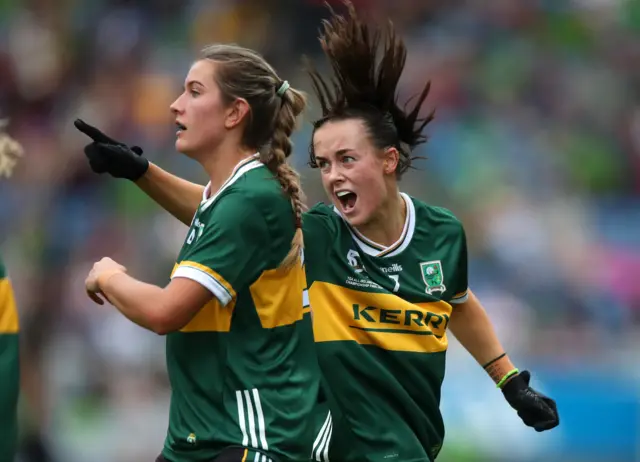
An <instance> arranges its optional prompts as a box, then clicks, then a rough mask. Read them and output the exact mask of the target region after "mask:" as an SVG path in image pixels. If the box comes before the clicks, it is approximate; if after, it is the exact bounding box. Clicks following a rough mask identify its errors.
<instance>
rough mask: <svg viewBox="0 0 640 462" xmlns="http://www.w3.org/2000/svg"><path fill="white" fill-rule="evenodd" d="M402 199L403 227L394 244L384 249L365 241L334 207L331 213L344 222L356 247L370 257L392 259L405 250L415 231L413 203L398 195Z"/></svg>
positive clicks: (402, 194)
mask: <svg viewBox="0 0 640 462" xmlns="http://www.w3.org/2000/svg"><path fill="white" fill-rule="evenodd" d="M400 195H401V196H402V199H404V202H405V204H406V206H407V216H406V217H405V220H404V227H403V228H402V234H401V235H400V237H399V238H398V240H397V241H396V242H394V243H393V244H391V245H390V246H388V247H386V246H384V245H382V244H378V243H377V242H373V241H372V240H370V239H367V237H366V236H364V235H363V234H362V233H360V232H359V231H358V230H357V229H355V228H353V227H352V226H351V225H349V222H348V221H347V220H346V219H345V218H344V217H343V216H342V214H341V213H340V211H339V210H338V209H337V208H336V207H335V206H334V207H333V211H334V212H335V213H337V214H338V215H339V216H340V218H342V220H343V221H344V222H345V224H346V225H347V228H348V229H349V232H350V233H351V237H353V240H354V241H356V244H358V247H360V249H361V250H362V251H363V252H364V253H366V254H367V255H370V256H372V257H393V256H395V255H398V254H400V253H401V252H402V251H403V250H404V249H406V248H407V247H408V246H409V244H410V243H411V239H412V238H413V234H414V232H415V229H416V209H415V206H414V205H413V201H412V200H411V198H410V197H409V196H408V195H407V194H405V193H400Z"/></svg>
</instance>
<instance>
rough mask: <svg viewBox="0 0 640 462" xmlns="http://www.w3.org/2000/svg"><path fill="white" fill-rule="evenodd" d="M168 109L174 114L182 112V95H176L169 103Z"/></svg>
mask: <svg viewBox="0 0 640 462" xmlns="http://www.w3.org/2000/svg"><path fill="white" fill-rule="evenodd" d="M169 109H170V110H171V113H172V114H175V115H177V114H180V113H181V112H184V111H183V109H182V95H180V96H178V98H177V99H176V100H175V101H174V102H173V103H171V106H169Z"/></svg>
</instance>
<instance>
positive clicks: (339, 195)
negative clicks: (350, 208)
mask: <svg viewBox="0 0 640 462" xmlns="http://www.w3.org/2000/svg"><path fill="white" fill-rule="evenodd" d="M347 194H351V191H338V192H337V193H336V196H338V197H344V196H346V195H347Z"/></svg>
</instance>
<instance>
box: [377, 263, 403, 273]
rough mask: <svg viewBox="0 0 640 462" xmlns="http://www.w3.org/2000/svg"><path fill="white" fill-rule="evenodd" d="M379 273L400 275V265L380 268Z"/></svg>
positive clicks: (395, 264)
mask: <svg viewBox="0 0 640 462" xmlns="http://www.w3.org/2000/svg"><path fill="white" fill-rule="evenodd" d="M380 271H382V272H383V273H401V272H402V265H400V264H398V263H394V264H393V265H391V266H387V267H386V268H384V267H381V268H380Z"/></svg>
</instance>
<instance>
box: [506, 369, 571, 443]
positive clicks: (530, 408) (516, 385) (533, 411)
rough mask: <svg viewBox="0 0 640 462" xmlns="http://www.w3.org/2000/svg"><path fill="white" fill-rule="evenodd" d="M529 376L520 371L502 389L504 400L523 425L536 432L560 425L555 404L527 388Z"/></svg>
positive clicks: (525, 372)
mask: <svg viewBox="0 0 640 462" xmlns="http://www.w3.org/2000/svg"><path fill="white" fill-rule="evenodd" d="M529 380H531V374H529V371H522V372H521V373H520V374H518V375H516V376H515V377H514V378H512V379H511V380H509V381H508V382H507V384H506V385H504V386H503V387H502V393H503V394H504V397H505V399H506V400H507V402H508V403H509V404H510V405H511V407H512V408H514V409H515V410H516V411H518V416H519V417H520V418H521V419H522V421H523V422H524V423H525V425H527V426H529V427H533V428H535V430H536V431H538V432H543V431H545V430H551V429H552V428H554V427H557V426H558V424H559V423H560V417H559V416H558V408H557V407H556V402H555V401H554V400H552V399H551V398H549V397H547V396H544V395H543V394H542V393H539V392H537V391H535V390H534V389H533V388H531V387H530V386H529Z"/></svg>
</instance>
